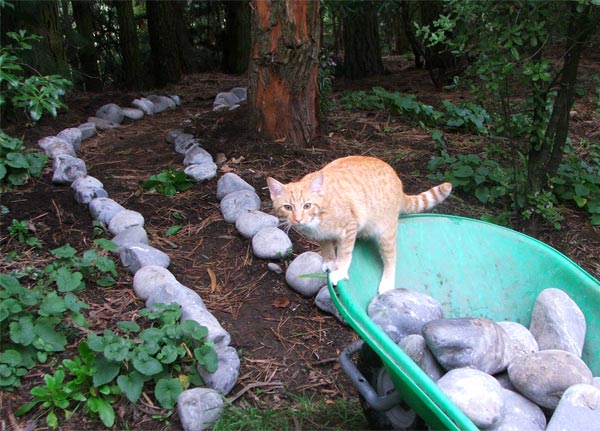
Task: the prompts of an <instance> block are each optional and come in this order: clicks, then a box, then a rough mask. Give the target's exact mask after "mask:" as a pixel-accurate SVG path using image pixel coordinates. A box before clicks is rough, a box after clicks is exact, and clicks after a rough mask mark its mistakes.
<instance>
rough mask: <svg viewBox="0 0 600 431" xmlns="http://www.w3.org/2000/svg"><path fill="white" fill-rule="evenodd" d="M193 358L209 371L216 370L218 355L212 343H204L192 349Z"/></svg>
mask: <svg viewBox="0 0 600 431" xmlns="http://www.w3.org/2000/svg"><path fill="white" fill-rule="evenodd" d="M194 358H196V360H197V361H198V364H200V365H202V366H203V367H204V368H205V369H206V371H208V372H209V373H214V372H215V371H217V367H218V365H219V357H218V356H217V352H215V349H214V347H213V345H212V343H205V344H203V345H202V346H200V347H196V348H195V349H194Z"/></svg>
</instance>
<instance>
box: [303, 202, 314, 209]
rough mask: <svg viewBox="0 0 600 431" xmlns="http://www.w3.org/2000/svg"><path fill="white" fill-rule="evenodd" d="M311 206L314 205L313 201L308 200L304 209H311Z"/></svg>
mask: <svg viewBox="0 0 600 431" xmlns="http://www.w3.org/2000/svg"><path fill="white" fill-rule="evenodd" d="M311 206H312V205H311V203H310V202H307V203H305V204H304V209H305V210H309V209H310V207H311Z"/></svg>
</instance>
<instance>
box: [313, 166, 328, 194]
mask: <svg viewBox="0 0 600 431" xmlns="http://www.w3.org/2000/svg"><path fill="white" fill-rule="evenodd" d="M324 181H325V177H324V175H323V172H319V173H318V174H317V175H316V176H315V177H314V178H313V179H312V181H311V182H310V191H311V192H313V193H316V194H318V195H322V194H323V182H324Z"/></svg>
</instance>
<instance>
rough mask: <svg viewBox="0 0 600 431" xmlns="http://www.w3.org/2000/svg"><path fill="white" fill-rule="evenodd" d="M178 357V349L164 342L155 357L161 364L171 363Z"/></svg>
mask: <svg viewBox="0 0 600 431" xmlns="http://www.w3.org/2000/svg"><path fill="white" fill-rule="evenodd" d="M178 357H179V349H178V348H177V347H175V346H173V345H172V344H166V345H164V346H163V347H162V349H160V352H159V353H158V354H157V358H158V359H159V360H160V362H162V363H163V364H172V363H173V362H175V361H176V360H177V358H178Z"/></svg>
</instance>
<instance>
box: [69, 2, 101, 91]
mask: <svg viewBox="0 0 600 431" xmlns="http://www.w3.org/2000/svg"><path fill="white" fill-rule="evenodd" d="M71 5H72V6H73V18H75V24H76V26H77V33H79V35H80V36H81V40H82V41H83V42H82V43H81V45H80V47H79V50H78V51H79V62H80V64H81V73H82V74H83V84H84V86H85V89H86V90H87V91H102V80H101V79H100V71H99V69H98V53H97V52H96V48H95V47H94V10H93V8H94V6H95V4H94V2H87V1H85V2H83V1H76V0H71Z"/></svg>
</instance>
